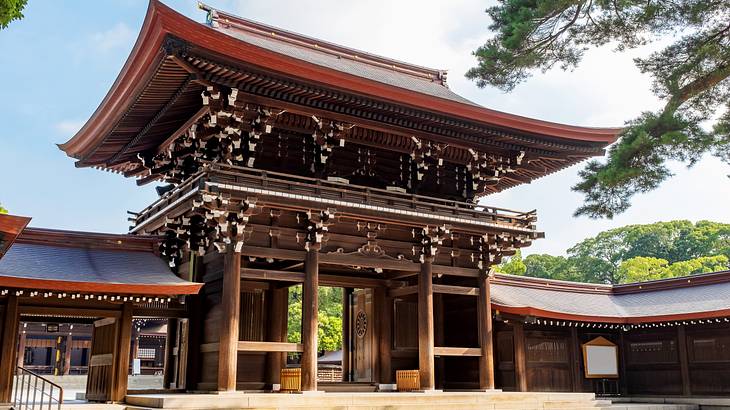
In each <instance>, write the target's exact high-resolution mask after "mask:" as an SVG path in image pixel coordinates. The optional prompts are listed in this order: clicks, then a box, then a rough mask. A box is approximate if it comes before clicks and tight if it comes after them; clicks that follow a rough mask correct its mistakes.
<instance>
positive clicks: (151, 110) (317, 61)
mask: <svg viewBox="0 0 730 410" xmlns="http://www.w3.org/2000/svg"><path fill="white" fill-rule="evenodd" d="M203 8H205V9H206V10H207V11H208V13H209V23H210V25H205V24H200V23H197V22H195V21H193V20H190V19H188V18H186V17H185V16H183V15H181V14H179V13H177V12H175V11H174V10H172V9H171V8H169V7H167V6H165V5H163V4H162V3H160V2H159V1H157V0H152V1H151V2H150V5H149V9H148V12H147V16H146V18H145V21H144V24H143V26H142V31H141V33H140V35H139V37H138V39H137V42H136V44H135V46H134V49H133V50H132V53H131V55H130V56H129V58H128V60H127V62H126V64H125V65H124V67H123V69H122V71H121V73H120V74H119V76H118V77H117V80H116V81H115V83H114V85H113V86H112V88H111V90H110V91H109V93H108V94H107V96H106V97H105V98H104V100H103V101H102V103H101V105H100V106H99V107H98V108H97V110H96V111H95V112H94V114H93V115H92V117H91V119H90V120H89V121H88V122H87V123H86V125H85V126H84V127H83V128H82V129H81V130H80V131H79V132H78V133H77V134H76V135H75V136H74V137H73V138H71V139H70V140H69V141H68V142H66V143H65V144H62V145H61V146H60V147H61V149H62V150H63V151H65V152H66V153H67V154H68V155H70V156H72V157H74V158H77V159H80V161H79V163H78V165H79V166H90V165H91V166H106V167H110V168H112V169H116V170H121V171H126V170H127V169H123V168H119V167H118V166H117V167H116V168H115V164H118V163H119V161H122V160H123V159H125V158H127V157H126V156H125V157H123V158H121V154H120V148H122V147H124V148H122V151H124V150H126V149H127V148H130V147H134V148H138V149H140V150H141V149H152V148H154V147H156V146H157V145H156V144H160V143H161V142H162V141H163V140H164V139H165V138H167V137H169V135H170V134H172V133H173V132H174V131H175V130H176V129H177V128H178V127H179V126H181V125H182V123H183V122H184V121H185V120H187V119H188V118H189V117H190V116H192V115H193V114H194V113H195V111H197V110H198V109H199V108H200V107H199V106H197V107H194V106H193V103H192V101H195V102H196V103H197V100H194V99H193V97H195V96H197V98H198V99H199V94H200V91H199V89H198V88H193V87H192V86H190V82H191V76H192V77H195V74H194V70H193V67H191V66H190V62H186V61H179V59H176V58H175V57H174V56H171V55H170V54H167V52H166V51H165V49H166V48H168V47H169V46H170V44H169V43H170V40H171V39H175V41H178V42H179V43H180V44H177V46H179V47H182V48H193V49H195V50H197V52H199V53H202V54H205V55H206V56H210V57H206V58H215V59H216V60H217V61H218V63H220V65H215V70H214V72H212V73H208V74H207V75H213V76H218V75H225V74H227V73H229V72H231V69H232V67H238V66H246V67H249V68H251V69H255V70H259V71H262V72H266V73H278V74H280V75H281V76H283V77H285V78H289V79H293V80H294V81H299V82H301V83H302V84H313V85H317V86H323V87H328V88H330V89H333V90H339V91H343V92H345V93H348V95H354V96H364V97H366V98H371V99H373V100H374V101H380V102H383V103H394V104H397V105H398V106H400V107H408V108H409V109H417V110H421V111H423V112H428V113H435V114H438V115H442V116H445V117H446V118H449V119H453V120H458V121H468V122H469V123H470V124H480V125H484V126H489V127H496V128H497V129H500V130H507V131H514V132H517V133H518V134H521V135H529V136H535V137H536V138H541V139H542V140H543V141H544V142H545V143H546V144H580V146H581V147H583V148H585V149H592V150H597V151H595V152H596V153H600V148H602V147H605V146H606V145H608V144H610V143H612V142H613V141H615V140H616V138H617V135H618V133H619V132H620V129H619V128H590V127H579V126H572V125H565V124H557V123H552V122H548V121H542V120H537V119H532V118H526V117H521V116H518V115H513V114H507V113H503V112H499V111H495V110H491V109H488V108H485V107H482V106H479V105H477V104H474V103H472V102H470V101H468V100H466V99H464V98H463V97H461V96H459V95H457V94H455V93H454V92H453V91H451V90H449V89H448V87H447V86H446V85H445V73H444V72H443V71H440V70H433V69H428V68H424V67H419V66H415V65H411V64H406V63H402V62H399V61H395V60H391V59H387V58H384V57H379V56H375V55H372V54H368V53H364V52H360V51H357V50H353V49H349V48H346V47H341V46H337V45H334V44H331V43H327V42H324V41H321V40H317V39H313V38H309V37H305V36H302V35H299V34H295V33H290V32H287V31H285V30H281V29H278V28H274V27H270V26H266V25H263V24H260V23H256V22H253V21H250V20H246V19H243V18H240V17H236V16H233V15H230V14H227V13H224V12H222V11H219V10H214V9H211V8H209V7H207V6H203ZM171 61H172V62H175V63H178V65H175V64H172V63H170V64H172V65H171V66H169V65H167V64H168V63H169V62H171ZM196 61H199V62H200V59H198V60H196ZM218 63H216V64H218ZM200 64H208V63H205V58H203V62H200ZM208 65H209V66H211V67H213V66H212V65H211V64H208ZM173 66H174V67H173ZM158 70H162V72H163V74H164V75H166V76H168V77H166V78H168V80H167V81H166V82H165V81H161V82H159V83H155V82H154V81H153V80H154V78H155V76H157V75H158V72H157V71H158ZM186 70H187V71H186ZM171 78H174V79H175V80H174V81H172V80H169V79H171ZM195 81H196V80H195V79H193V80H192V82H193V83H194V82H195ZM151 84H152V85H151ZM161 85H164V86H165V87H167V88H164V89H163V88H161V87H162V86H161ZM150 87H152V88H150ZM153 94H154V97H156V98H151V96H153ZM161 96H164V97H165V99H166V101H168V102H167V103H165V102H164V101H162V100H161ZM145 98H149V99H148V100H145ZM167 98H169V99H167ZM175 99H179V100H181V101H182V102H181V103H174V100H175ZM142 100H144V101H152V100H154V102H155V104H157V105H154V104H152V103H150V104H151V105H149V106H146V107H142V108H140V109H139V111H135V112H134V113H133V115H130V118H131V117H134V118H135V121H138V120H139V121H141V120H140V118H139V117H140V116H141V115H142V114H144V115H146V117H145V118H146V120H145V122H140V123H139V124H136V123H135V124H131V125H130V123H129V121H131V120H130V118H127V119H126V120H127V121H128V122H124V121H125V117H126V116H127V114H128V113H129V112H130V109H131V108H132V107H133V106H134V105H135V104H138V103H139V102H140V101H142ZM176 104H177V105H176ZM153 105H154V106H153ZM171 113H174V114H175V115H176V117H175V118H182V120H181V121H179V123H176V122H174V121H171V116H172V114H171ZM144 115H142V116H144ZM157 120H159V121H157ZM139 121H138V122H139ZM165 127H167V128H165ZM163 134H165V135H164V136H163ZM143 137H144V138H143ZM145 138H146V139H148V140H149V143H147V144H142V143H141V142H140V139H145ZM482 138H492V137H490V136H489V135H483V136H482ZM591 155H596V154H595V153H594V154H591Z"/></svg>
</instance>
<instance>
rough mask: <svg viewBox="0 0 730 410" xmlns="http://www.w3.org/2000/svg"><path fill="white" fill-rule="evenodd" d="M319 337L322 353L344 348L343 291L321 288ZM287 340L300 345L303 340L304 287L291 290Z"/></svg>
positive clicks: (298, 286)
mask: <svg viewBox="0 0 730 410" xmlns="http://www.w3.org/2000/svg"><path fill="white" fill-rule="evenodd" d="M318 319H319V327H318V329H317V335H318V337H319V346H318V347H319V350H320V351H333V350H339V349H341V348H342V289H341V288H329V287H320V288H319V309H318ZM287 323H288V332H287V340H288V341H289V342H290V343H299V342H301V340H302V333H301V329H302V286H301V285H297V286H292V287H290V288H289V316H288V322H287Z"/></svg>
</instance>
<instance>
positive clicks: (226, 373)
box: [218, 245, 241, 391]
mask: <svg viewBox="0 0 730 410" xmlns="http://www.w3.org/2000/svg"><path fill="white" fill-rule="evenodd" d="M240 306H241V253H240V252H235V251H234V249H233V245H229V247H228V250H227V251H226V256H225V259H224V261H223V289H222V290H221V320H220V329H219V330H218V333H219V335H220V341H219V345H218V346H219V348H218V390H219V391H234V390H236V371H237V369H238V321H239V315H240V314H241V313H240V312H241V307H240Z"/></svg>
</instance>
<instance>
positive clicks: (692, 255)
mask: <svg viewBox="0 0 730 410" xmlns="http://www.w3.org/2000/svg"><path fill="white" fill-rule="evenodd" d="M729 268H730V224H723V223H719V222H711V221H699V222H697V223H694V224H693V223H692V222H690V221H681V220H680V221H669V222H657V223H653V224H645V225H627V226H623V227H620V228H615V229H610V230H608V231H604V232H600V233H599V234H598V235H596V236H594V237H591V238H587V239H584V240H583V241H581V242H579V243H577V244H575V245H574V246H573V247H571V248H570V249H568V257H563V256H552V255H529V256H527V257H526V258H524V259H523V258H522V257H521V255H519V254H517V255H515V256H514V257H512V258H510V259H509V260H506V261H505V262H504V263H503V264H502V265H500V266H499V267H498V269H497V270H498V271H500V272H504V273H512V274H518V275H526V276H533V277H539V278H549V279H559V280H572V281H580V282H591V283H606V284H618V283H627V282H635V281H642V280H654V279H662V278H671V277H677V276H686V275H693V274H698V273H707V272H714V271H720V270H725V269H729Z"/></svg>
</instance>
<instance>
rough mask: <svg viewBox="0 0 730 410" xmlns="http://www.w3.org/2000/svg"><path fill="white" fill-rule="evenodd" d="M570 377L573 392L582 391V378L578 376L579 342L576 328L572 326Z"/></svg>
mask: <svg viewBox="0 0 730 410" xmlns="http://www.w3.org/2000/svg"><path fill="white" fill-rule="evenodd" d="M569 343H570V379H571V382H572V386H573V391H574V392H581V391H583V380H582V379H581V377H580V363H581V361H580V360H581V359H580V356H581V354H582V353H583V352H581V348H580V343H579V341H578V328H577V327H575V326H572V327H571V328H570V342H569Z"/></svg>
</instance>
